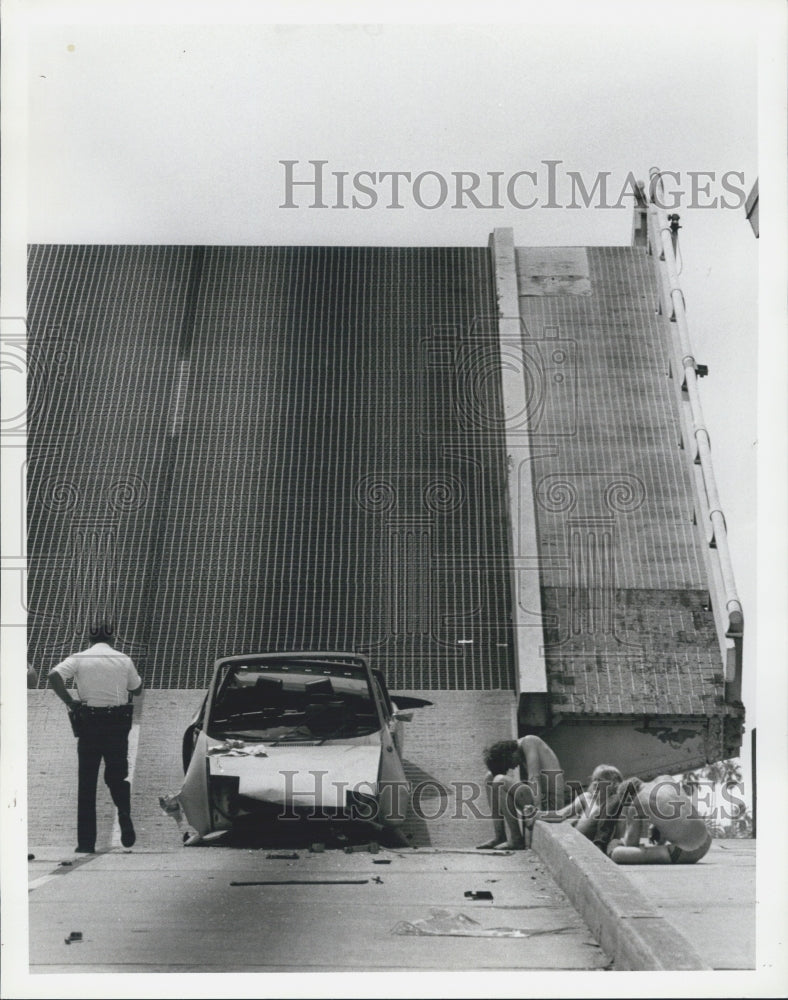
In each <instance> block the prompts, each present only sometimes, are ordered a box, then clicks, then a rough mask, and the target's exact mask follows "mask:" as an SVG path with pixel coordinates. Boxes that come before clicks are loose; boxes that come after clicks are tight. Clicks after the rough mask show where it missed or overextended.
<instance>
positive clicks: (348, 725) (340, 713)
mask: <svg viewBox="0 0 788 1000" xmlns="http://www.w3.org/2000/svg"><path fill="white" fill-rule="evenodd" d="M394 698H395V699H396V701H395V700H392V697H391V695H390V694H389V691H388V689H387V687H386V682H385V679H384V677H383V675H382V674H381V672H380V671H378V670H373V669H372V668H371V667H370V664H369V661H368V660H367V658H366V657H364V656H362V655H360V654H357V653H320V652H316V653H311V652H288V653H257V654H252V655H245V656H229V657H225V658H222V659H220V660H218V661H217V662H216V665H215V668H214V673H213V678H212V680H211V683H210V686H209V688H208V692H207V694H206V696H205V699H204V701H203V703H202V706H201V707H200V709H199V710H198V712H197V714H196V715H195V717H194V718H193V720H192V721H191V723H190V725H189V726H188V728H187V729H186V732H185V733H184V737H183V764H184V771H185V778H184V782H183V786H182V788H181V791H180V792H179V793H178V800H179V803H180V807H181V809H182V810H183V812H184V814H185V816H186V819H187V820H188V822H189V824H190V825H191V826H192V827H193V828H194V830H195V831H196V833H197V836H198V837H199V838H203V837H208V836H210V835H212V834H215V833H219V832H221V831H226V830H229V829H231V828H232V827H233V826H234V825H235V824H236V822H238V821H239V820H241V819H242V818H244V819H245V818H247V817H250V818H252V820H253V818H254V817H255V816H259V817H260V818H263V817H265V818H267V819H271V818H277V817H281V818H291V819H292V818H296V817H301V816H307V817H309V816H319V817H321V818H332V817H333V818H343V819H355V820H363V821H366V822H369V823H373V824H375V825H376V826H377V827H379V828H381V829H383V828H386V827H397V826H399V825H401V824H402V823H404V822H405V819H406V814H407V806H408V801H409V792H410V789H409V783H408V780H407V778H406V776H405V770H404V768H403V764H402V751H403V737H404V733H403V725H402V724H403V723H404V722H409V721H410V720H411V719H412V717H413V713H412V711H411V712H409V711H405V709H412V708H417V707H421V706H424V705H430V704H431V702H428V701H425V700H423V699H420V698H412V697H407V696H402V695H395V696H394Z"/></svg>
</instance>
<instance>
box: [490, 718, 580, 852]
mask: <svg viewBox="0 0 788 1000" xmlns="http://www.w3.org/2000/svg"><path fill="white" fill-rule="evenodd" d="M484 763H485V764H486V765H487V775H486V777H485V779H484V783H485V788H486V790H487V800H488V802H489V804H490V809H491V812H492V818H493V831H494V836H493V837H492V839H491V840H488V841H486V842H485V843H484V844H480V845H479V850H486V849H488V848H492V849H494V850H496V851H504V850H515V851H518V850H523V849H524V848H526V847H527V846H529V844H528V842H527V841H528V840H530V831H531V827H532V825H533V823H532V822H529V819H530V820H532V818H533V815H534V814H535V813H536V810H537V809H542V808H546V809H548V810H551V811H555V810H557V809H560V808H562V807H563V805H564V772H563V770H562V769H561V765H560V763H559V761H558V758H557V757H556V755H555V754H554V753H553V751H552V750H551V749H550V747H549V746H548V745H547V744H546V743H545V742H544V740H541V739H540V738H539V737H538V736H523V738H522V739H520V740H501V741H500V742H499V743H494V744H493V745H492V746H491V747H488V748H487V749H486V750H485V751H484ZM514 768H520V769H521V770H522V771H523V772H525V774H526V777H527V781H522V780H518V779H519V776H517V777H515V776H513V775H511V774H509V773H507V772H509V771H512V770H513V769H514ZM521 815H524V816H525V817H526V822H525V824H524V828H523V826H521V819H520V817H521Z"/></svg>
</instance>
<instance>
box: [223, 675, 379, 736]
mask: <svg viewBox="0 0 788 1000" xmlns="http://www.w3.org/2000/svg"><path fill="white" fill-rule="evenodd" d="M207 728H208V735H210V736H212V737H214V738H216V739H228V738H232V737H235V738H239V739H248V740H276V741H277V742H280V741H281V742H285V743H286V742H294V741H297V740H305V739H306V740H314V739H318V740H326V739H347V738H350V737H355V736H367V735H369V734H370V733H374V732H376V731H377V730H378V729H379V728H380V721H379V718H378V711H377V707H376V705H375V702H374V700H373V697H372V692H371V691H370V687H369V681H368V679H367V675H366V672H365V671H363V670H359V669H358V668H357V667H353V666H352V665H350V664H343V663H338V664H321V663H316V664H309V663H293V664H292V665H287V664H283V665H279V664H275V665H270V666H269V665H262V664H260V665H258V664H249V665H245V664H231V665H228V667H227V669H226V671H225V673H224V676H223V677H221V678H220V680H219V682H218V684H217V688H216V694H215V697H214V701H213V706H212V709H211V713H210V719H209V721H208V727H207Z"/></svg>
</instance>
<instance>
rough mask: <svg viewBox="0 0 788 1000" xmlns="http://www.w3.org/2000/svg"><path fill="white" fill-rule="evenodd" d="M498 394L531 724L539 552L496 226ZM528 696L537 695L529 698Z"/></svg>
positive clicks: (540, 707) (518, 359)
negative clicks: (504, 444)
mask: <svg viewBox="0 0 788 1000" xmlns="http://www.w3.org/2000/svg"><path fill="white" fill-rule="evenodd" d="M490 250H491V253H492V262H493V271H494V275H495V292H496V297H497V301H498V340H499V351H500V372H501V387H502V398H503V424H504V435H505V441H506V454H507V466H508V505H509V529H510V533H511V541H512V546H511V553H512V555H511V559H512V561H511V585H512V626H513V633H514V642H515V659H516V669H517V673H516V676H517V694H518V696H519V698H520V703H521V716H522V715H523V714H524V715H525V717H526V718H527V719H528V721H529V723H530V724H532V725H534V726H539V725H543V724H545V723H546V721H547V720H546V697H545V695H546V693H547V671H546V667H545V659H544V636H543V628H542V595H541V590H540V585H539V572H538V565H539V561H538V560H539V551H538V548H537V542H536V512H535V503H534V489H533V472H532V466H531V440H530V433H529V426H528V422H529V397H528V387H527V383H526V379H527V359H526V357H525V352H524V350H523V342H522V336H523V330H522V323H521V321H520V300H519V295H518V288H517V271H516V268H515V252H514V234H513V231H512V230H511V229H496V230H495V231H494V232H493V234H492V236H491V237H490ZM529 695H535V696H537V697H532V698H529V697H528V696H529Z"/></svg>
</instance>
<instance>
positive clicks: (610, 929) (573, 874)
mask: <svg viewBox="0 0 788 1000" xmlns="http://www.w3.org/2000/svg"><path fill="white" fill-rule="evenodd" d="M532 847H533V849H534V851H536V853H537V854H538V855H539V857H540V858H541V860H542V861H543V862H544V864H545V865H546V866H547V868H548V869H549V871H550V874H551V875H552V876H553V878H554V879H555V881H556V882H557V883H558V885H559V886H560V887H561V889H562V890H563V891H564V892H565V893H566V895H567V896H568V897H569V901H570V902H571V903H572V905H573V906H574V907H575V909H576V910H577V912H578V913H579V914H580V916H581V917H582V918H583V919H584V920H585V922H586V924H587V925H588V928H589V930H590V931H591V933H592V934H593V935H594V937H595V938H596V940H597V942H598V943H599V945H600V947H601V948H602V949H603V950H604V951H605V952H606V953H607V954H608V955H609V956H610V958H611V959H612V960H613V965H614V968H616V969H619V970H621V969H631V970H662V971H672V972H679V971H685V970H700V969H709V968H711V967H710V966H708V965H706V964H705V963H704V962H703V960H702V959H701V957H700V956H699V955H698V953H697V952H696V951H695V949H694V948H693V946H692V945H691V944H690V942H689V941H688V940H687V939H686V938H685V937H684V936H683V935H682V934H681V933H680V932H679V931H678V930H676V928H675V927H673V925H672V924H670V923H669V922H668V921H667V920H666V919H665V918H664V917H662V916H660V915H659V913H658V912H657V911H656V910H655V909H654V907H653V906H651V904H650V903H649V902H648V900H647V899H646V898H645V896H643V895H642V894H641V893H640V892H639V891H638V890H637V889H636V888H635V886H634V885H633V884H632V883H631V882H630V881H629V879H628V878H627V877H626V875H625V873H624V872H623V871H622V870H621V869H620V868H618V867H617V866H616V865H615V864H614V863H613V862H612V861H610V859H609V858H607V857H605V855H604V854H603V853H602V852H601V851H600V850H599V848H598V847H595V846H594V844H592V843H591V841H590V840H587V839H586V838H585V837H584V836H583V835H582V834H580V833H578V832H577V830H575V828H574V827H573V826H570V825H569V824H568V823H552V824H551V823H540V822H537V823H536V824H535V825H534V831H533V841H532Z"/></svg>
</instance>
